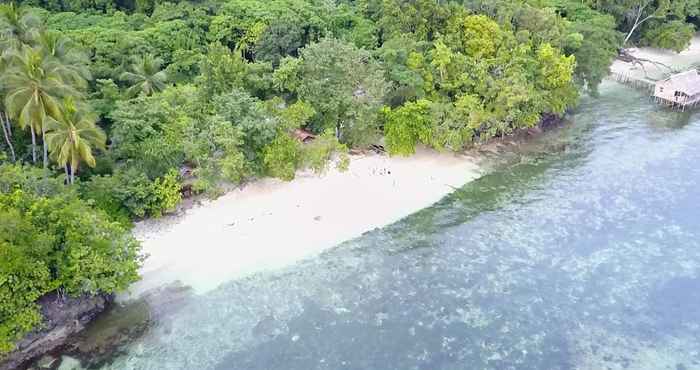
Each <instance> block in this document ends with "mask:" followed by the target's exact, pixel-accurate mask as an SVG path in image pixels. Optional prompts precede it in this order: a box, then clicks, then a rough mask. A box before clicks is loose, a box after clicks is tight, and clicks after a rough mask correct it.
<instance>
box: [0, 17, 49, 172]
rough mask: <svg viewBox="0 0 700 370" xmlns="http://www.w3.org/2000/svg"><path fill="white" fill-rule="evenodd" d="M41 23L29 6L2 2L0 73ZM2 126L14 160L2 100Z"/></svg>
mask: <svg viewBox="0 0 700 370" xmlns="http://www.w3.org/2000/svg"><path fill="white" fill-rule="evenodd" d="M40 24H41V20H40V19H39V17H38V16H37V15H36V14H34V13H32V12H31V11H29V10H28V9H27V8H20V7H17V6H15V4H13V3H10V4H0V75H1V74H4V73H6V72H7V68H8V66H9V57H8V55H9V54H10V52H11V51H13V50H17V49H19V48H21V47H22V45H23V44H27V43H30V42H31V40H32V39H33V38H34V36H35V35H36V31H37V29H38V27H39V25H40ZM3 87H4V86H2V85H0V92H3V91H2V90H3V89H2V88H3ZM0 126H2V132H3V135H4V136H5V142H6V143H7V146H8V148H9V150H10V155H11V157H12V160H13V161H15V160H16V156H15V150H14V147H13V146H12V125H11V121H10V117H9V115H8V114H7V113H6V110H5V109H3V107H2V103H1V102H0Z"/></svg>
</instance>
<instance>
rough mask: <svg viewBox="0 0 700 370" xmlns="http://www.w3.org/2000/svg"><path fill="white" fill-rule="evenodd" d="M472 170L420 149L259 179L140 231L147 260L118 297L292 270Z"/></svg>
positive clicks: (199, 288)
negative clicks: (340, 167)
mask: <svg viewBox="0 0 700 370" xmlns="http://www.w3.org/2000/svg"><path fill="white" fill-rule="evenodd" d="M475 162H476V161H475V160H474V159H472V158H470V157H466V156H462V155H454V154H447V153H445V154H439V153H436V152H433V151H429V150H420V151H419V152H418V153H417V154H416V155H414V156H412V157H409V158H400V157H387V156H380V155H365V156H354V157H352V160H351V163H350V168H349V170H348V171H346V172H338V171H337V170H335V169H332V170H329V171H328V172H327V173H326V174H324V175H322V176H318V175H314V174H311V173H308V172H305V173H301V174H299V175H298V176H297V178H296V179H295V180H293V181H291V182H282V181H278V180H275V179H264V180H260V181H257V182H254V183H252V184H249V185H246V186H245V187H243V188H241V189H237V190H234V191H232V192H229V193H227V194H226V195H224V196H222V197H220V198H218V199H216V200H214V201H210V202H206V203H204V204H203V205H201V206H196V207H194V208H192V209H190V210H188V211H186V212H185V214H184V215H182V216H170V217H168V218H166V219H164V220H146V221H143V222H140V223H138V224H137V225H136V228H135V230H134V235H135V236H136V237H137V238H138V239H139V240H141V241H142V245H143V251H144V253H147V254H148V255H150V256H149V257H148V259H147V260H146V261H145V263H144V266H143V268H142V276H143V278H142V280H141V281H140V282H137V283H136V284H134V285H133V286H132V288H131V289H130V294H129V295H127V296H126V297H133V296H136V295H138V294H140V293H143V292H144V291H146V290H149V289H151V288H155V287H158V286H161V285H164V284H167V283H171V282H174V281H180V282H181V283H182V284H185V285H188V286H191V287H192V288H194V290H195V292H197V293H205V292H207V291H210V290H212V289H215V288H216V287H217V286H219V285H220V284H221V283H224V282H226V281H230V280H233V279H236V278H239V277H242V276H245V275H247V274H251V273H255V272H259V271H264V270H270V269H276V268H281V267H284V266H287V265H290V264H293V263H294V262H297V261H299V260H301V259H304V258H308V257H310V256H313V255H316V254H318V253H320V252H322V251H324V250H326V249H328V248H331V247H333V246H336V245H338V244H339V243H342V242H344V241H347V240H350V239H353V238H355V237H358V236H360V235H362V234H363V233H364V232H367V231H370V230H372V229H375V228H377V227H382V226H386V225H388V224H391V223H393V222H395V221H398V220H400V219H401V218H403V217H406V216H408V215H410V214H411V213H414V212H416V211H418V210H420V209H422V208H425V207H428V206H430V205H432V204H433V203H435V202H437V201H439V200H440V199H441V198H442V197H444V196H445V195H447V194H449V193H450V192H452V191H453V190H454V189H455V188H459V187H461V186H463V185H464V184H466V183H467V182H469V181H471V180H474V179H475V178H477V177H479V174H480V172H479V168H478V166H477V165H476V163H475ZM163 225H166V226H163Z"/></svg>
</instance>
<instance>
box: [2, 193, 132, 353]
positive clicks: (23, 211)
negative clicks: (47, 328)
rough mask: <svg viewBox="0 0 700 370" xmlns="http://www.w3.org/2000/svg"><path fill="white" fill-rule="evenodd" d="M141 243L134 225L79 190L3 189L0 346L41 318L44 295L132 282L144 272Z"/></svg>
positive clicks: (9, 345) (104, 290)
mask: <svg viewBox="0 0 700 370" xmlns="http://www.w3.org/2000/svg"><path fill="white" fill-rule="evenodd" d="M139 249H140V247H139V244H138V242H137V241H136V240H135V239H134V238H133V237H132V236H131V235H130V234H129V232H128V230H126V229H125V228H124V227H122V226H121V225H120V224H119V223H116V222H113V221H111V220H110V219H109V217H108V216H107V215H106V214H105V213H103V212H101V211H99V210H96V209H94V208H92V207H90V205H89V204H88V203H87V202H85V201H82V200H80V199H79V198H78V197H77V196H75V194H74V193H65V194H60V195H56V196H51V197H47V196H43V195H37V194H32V193H31V192H27V191H23V190H19V189H15V190H13V191H11V192H0V323H1V324H0V353H4V352H7V351H11V350H12V349H13V348H14V344H13V343H14V342H15V341H17V340H18V339H20V338H21V337H22V336H23V335H25V334H26V333H27V332H29V331H30V330H32V329H33V328H35V327H36V326H37V325H39V324H40V322H41V315H40V313H39V311H38V307H37V305H36V303H35V302H36V300H37V299H38V298H39V297H40V296H42V295H44V294H46V293H48V292H51V291H54V290H56V289H58V290H60V291H61V292H64V293H67V294H70V295H74V296H78V295H82V294H98V293H113V292H116V291H118V290H122V289H125V288H126V287H128V286H129V284H131V283H133V282H134V281H136V280H137V279H138V274H137V271H138V268H139V264H140V257H139Z"/></svg>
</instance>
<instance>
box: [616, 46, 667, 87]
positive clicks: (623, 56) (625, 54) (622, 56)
mask: <svg viewBox="0 0 700 370" xmlns="http://www.w3.org/2000/svg"><path fill="white" fill-rule="evenodd" d="M617 59H619V60H621V61H623V62H625V63H630V64H632V65H636V66H639V67H640V68H641V69H642V71H644V77H645V78H647V79H650V80H651V78H650V77H649V74H648V72H647V69H646V67H645V66H644V63H649V64H651V65H654V66H656V67H659V68H661V67H663V68H665V69H667V70H668V72H669V73H675V72H678V71H677V70H676V69H675V68H673V67H671V66H669V65H667V64H664V63H661V62H657V61H655V60H651V59H646V58H639V57H636V56H634V55H632V54H630V53H629V51H628V50H627V49H620V53H619V54H618V56H617Z"/></svg>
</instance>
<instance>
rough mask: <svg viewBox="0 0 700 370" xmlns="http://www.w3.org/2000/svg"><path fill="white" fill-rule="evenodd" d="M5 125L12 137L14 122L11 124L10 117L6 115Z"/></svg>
mask: <svg viewBox="0 0 700 370" xmlns="http://www.w3.org/2000/svg"><path fill="white" fill-rule="evenodd" d="M5 123H6V124H7V133H8V134H10V138H11V137H12V122H10V116H9V115H8V114H7V113H5Z"/></svg>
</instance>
